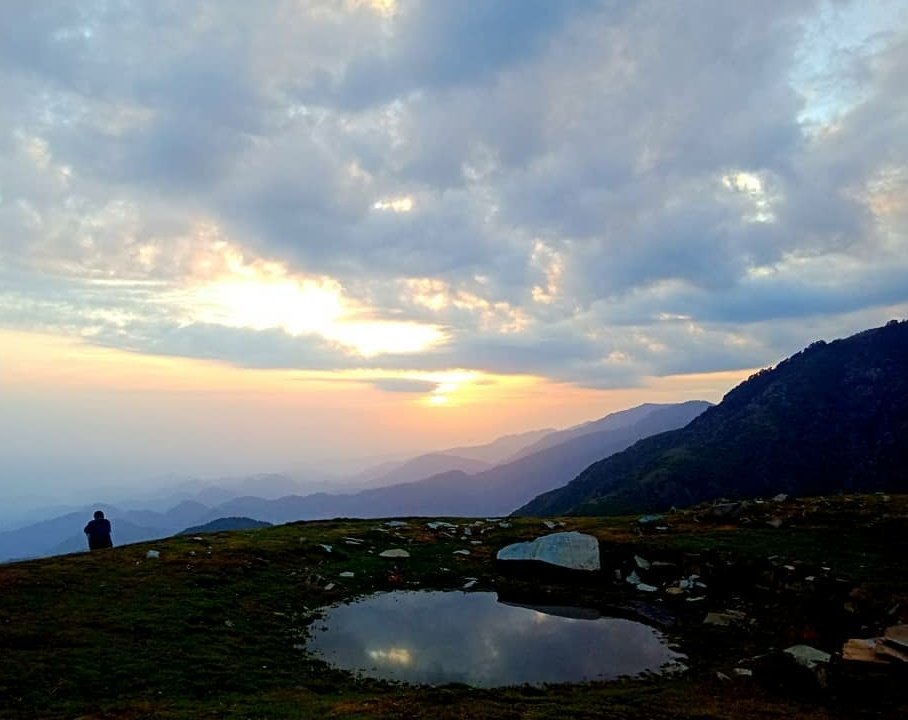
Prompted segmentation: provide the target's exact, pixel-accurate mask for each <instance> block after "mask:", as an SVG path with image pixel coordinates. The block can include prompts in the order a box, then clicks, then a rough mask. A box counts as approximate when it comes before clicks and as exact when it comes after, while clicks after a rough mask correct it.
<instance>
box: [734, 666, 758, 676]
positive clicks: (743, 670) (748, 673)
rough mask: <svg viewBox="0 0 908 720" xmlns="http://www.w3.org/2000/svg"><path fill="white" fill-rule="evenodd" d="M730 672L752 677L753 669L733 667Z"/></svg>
mask: <svg viewBox="0 0 908 720" xmlns="http://www.w3.org/2000/svg"><path fill="white" fill-rule="evenodd" d="M732 672H733V673H734V674H735V675H737V676H738V677H753V674H754V671H753V670H751V669H750V668H741V667H739V668H735V669H734V670H732Z"/></svg>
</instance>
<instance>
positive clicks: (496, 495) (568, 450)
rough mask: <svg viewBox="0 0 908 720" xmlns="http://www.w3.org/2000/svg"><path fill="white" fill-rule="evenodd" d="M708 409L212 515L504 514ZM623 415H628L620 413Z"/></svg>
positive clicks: (649, 412) (643, 415)
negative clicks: (348, 489)
mask: <svg viewBox="0 0 908 720" xmlns="http://www.w3.org/2000/svg"><path fill="white" fill-rule="evenodd" d="M709 406H710V404H709V403H707V402H704V401H690V402H685V403H680V404H677V405H667V406H666V405H648V406H646V407H645V409H644V410H641V411H640V412H639V413H635V414H634V415H633V417H636V418H638V419H637V421H636V422H634V423H632V424H630V425H626V426H625V425H624V423H618V425H619V426H618V427H616V428H614V429H611V430H602V431H599V432H591V433H586V434H582V435H580V436H578V437H571V438H569V439H568V440H566V441H565V442H563V443H561V444H559V445H555V446H554V447H550V448H546V449H544V450H540V451H538V452H536V453H533V454H532V455H528V456H526V457H521V458H519V459H517V460H514V461H512V462H508V463H504V464H502V465H497V466H495V467H493V468H490V469H488V470H484V471H482V472H479V473H476V474H474V475H469V474H467V473H464V472H463V471H460V470H452V471H449V472H443V473H439V474H436V475H433V476H431V477H427V478H424V479H422V480H418V481H414V482H409V483H401V484H397V485H391V486H386V487H380V488H373V489H369V490H363V491H361V492H358V493H353V494H346V495H333V494H327V493H316V494H313V495H306V496H288V497H285V498H280V499H278V500H263V499H261V498H254V497H247V498H236V499H234V500H231V501H229V502H227V503H224V504H223V505H220V506H219V507H218V508H216V509H215V511H214V512H218V513H220V514H231V515H249V516H252V517H257V518H262V519H265V520H269V521H271V522H276V523H282V522H289V521H291V520H315V519H324V518H332V517H360V518H363V517H366V518H369V517H389V516H406V515H425V516H444V515H452V516H453V515H456V516H461V517H481V516H488V515H506V514H509V513H510V512H512V511H513V510H514V508H516V507H518V506H520V505H522V504H524V503H525V502H527V501H528V500H529V499H530V498H532V497H533V496H535V495H536V494H538V493H540V492H543V491H545V490H549V489H552V488H555V487H559V486H561V485H563V484H565V483H566V482H568V480H570V479H571V478H573V477H574V476H575V475H576V474H577V473H578V472H580V471H581V470H583V469H584V468H586V467H587V466H589V465H590V463H592V462H595V461H596V460H599V459H601V458H603V457H606V456H608V455H611V454H613V453H615V452H618V451H620V450H623V449H625V448H627V447H628V446H630V445H631V444H633V443H634V442H636V441H637V440H639V439H640V438H642V437H646V436H648V435H652V434H653V433H659V432H664V431H665V430H669V429H673V428H677V427H681V426H683V425H686V424H687V423H688V422H690V421H691V420H692V419H693V418H695V417H696V416H697V415H699V414H700V413H702V412H703V411H704V410H705V409H706V408H708V407H709ZM641 407H643V406H641ZM625 417H628V416H625Z"/></svg>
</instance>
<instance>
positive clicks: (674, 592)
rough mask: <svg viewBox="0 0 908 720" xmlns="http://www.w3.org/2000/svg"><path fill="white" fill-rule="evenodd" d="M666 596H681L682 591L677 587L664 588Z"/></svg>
mask: <svg viewBox="0 0 908 720" xmlns="http://www.w3.org/2000/svg"><path fill="white" fill-rule="evenodd" d="M665 594H666V595H683V594H684V590H682V589H681V588H679V587H667V588H665Z"/></svg>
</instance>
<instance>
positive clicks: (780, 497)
mask: <svg viewBox="0 0 908 720" xmlns="http://www.w3.org/2000/svg"><path fill="white" fill-rule="evenodd" d="M786 500H788V495H786V494H785V493H779V494H778V495H776V496H775V497H773V499H772V501H773V502H785V501H786Z"/></svg>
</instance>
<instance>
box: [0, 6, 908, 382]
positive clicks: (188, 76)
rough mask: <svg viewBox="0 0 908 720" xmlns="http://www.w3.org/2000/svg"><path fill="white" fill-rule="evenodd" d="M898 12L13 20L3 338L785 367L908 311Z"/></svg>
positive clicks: (76, 12)
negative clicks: (800, 354) (6, 333)
mask: <svg viewBox="0 0 908 720" xmlns="http://www.w3.org/2000/svg"><path fill="white" fill-rule="evenodd" d="M896 10H897V5H896V6H890V5H885V6H879V7H877V6H871V5H869V4H865V3H857V2H843V3H838V4H835V5H829V4H825V3H786V2H771V3H768V4H767V3H725V4H719V5H716V4H714V3H696V2H695V3H684V4H673V5H668V6H666V5H665V4H662V3H655V2H640V3H636V4H633V5H625V4H615V3H611V2H604V1H603V2H558V3H551V2H538V3H537V2H535V0H533V2H519V1H517V0H513V1H510V0H508V1H507V2H496V3H467V4H464V3H460V2H453V1H451V2H448V1H447V0H444V1H441V0H438V1H437V2H435V1H433V2H416V1H415V0H413V1H407V2H404V1H403V0H401V1H400V2H385V3H374V2H372V3H368V2H346V3H329V2H324V3H321V2H314V1H313V2H289V1H288V2H278V3H273V4H270V5H269V6H268V7H267V8H265V9H263V8H259V7H252V6H251V5H250V4H248V3H244V2H200V3H196V4H193V5H191V6H187V5H186V4H185V3H182V2H176V1H174V2H160V3H154V4H147V3H133V2H124V3H118V4H116V5H110V4H109V3H102V2H97V3H95V2H87V3H81V4H79V5H74V4H72V3H66V2H60V3H43V4H42V5H41V6H40V7H39V6H36V5H35V6H33V5H29V4H24V3H7V4H5V5H3V7H2V9H0V130H2V132H0V268H2V269H0V276H2V280H3V286H2V287H3V290H2V291H0V323H2V324H3V326H5V327H17V328H23V329H28V328H32V329H42V330H51V331H54V332H59V333H65V334H71V335H77V336H80V337H83V338H86V339H88V340H89V341H91V342H96V343H99V344H107V345H113V346H118V347H125V348H129V349H134V350H139V351H142V352H151V353H159V354H175V355H181V356H190V357H205V358H216V359H222V360H225V361H227V362H230V363H234V364H237V365H247V366H253V367H298V368H302V369H331V368H343V369H355V368H362V367H365V366H368V367H370V368H377V369H381V370H383V371H391V370H395V369H396V370H398V371H400V372H402V373H405V372H414V371H420V370H422V371H426V372H437V371H442V370H449V369H452V368H466V369H475V370H480V371H488V372H496V373H535V374H539V375H542V376H545V377H549V378H552V379H555V380H563V381H569V382H574V383H577V384H581V385H589V386H597V387H615V386H621V385H634V384H636V383H639V382H640V381H641V378H643V377H644V376H646V375H651V374H656V375H659V374H669V373H675V372H695V371H698V370H699V371H703V372H705V371H709V370H721V369H731V368H738V369H740V368H746V367H754V366H759V365H765V364H768V363H771V362H774V361H776V360H778V358H779V357H780V356H781V355H782V354H784V353H785V352H790V351H791V350H794V349H797V347H799V346H800V345H804V344H807V343H808V342H810V341H812V340H814V339H817V338H816V335H815V333H817V332H821V331H822V332H827V333H831V334H832V335H842V334H847V333H848V332H850V331H852V330H856V329H859V327H860V325H858V324H857V323H858V322H864V323H868V324H877V323H882V322H885V320H886V319H888V316H889V315H890V314H891V313H899V312H902V313H904V308H905V307H906V305H908V289H906V287H905V285H904V283H903V282H902V278H903V277H904V276H905V272H906V270H908V267H906V261H905V258H906V257H908V246H906V243H908V240H906V238H908V201H906V197H908V167H906V164H905V158H908V140H906V138H908V101H906V98H908V92H906V80H905V78H906V77H908V29H906V28H908V24H906V14H905V13H904V12H903V11H898V12H896ZM837 78H838V79H840V80H841V83H842V84H843V85H844V84H847V87H848V88H849V91H848V92H843V91H841V90H840V89H838V88H837V86H836V83H835V80H836V79H837ZM231 258H233V260H231ZM231 263H232V264H231ZM313 293H314V294H313ZM319 293H321V294H320V295H319ZM315 295H318V296H319V297H321V298H322V299H323V300H325V302H323V303H321V304H319V303H315V302H309V301H307V300H306V299H305V298H309V299H310V300H311V299H312V297H314V296H315ZM770 325H772V326H773V327H774V328H776V329H775V330H774V331H772V332H771V331H769V330H767V328H768V327H769V326H770ZM799 333H800V337H801V341H802V342H800V345H799V344H798V343H797V342H795V339H796V338H798V337H799ZM792 346H794V347H792ZM404 386H407V387H413V385H412V384H411V381H409V380H407V381H406V382H405V383H404V385H402V386H401V387H404Z"/></svg>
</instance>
